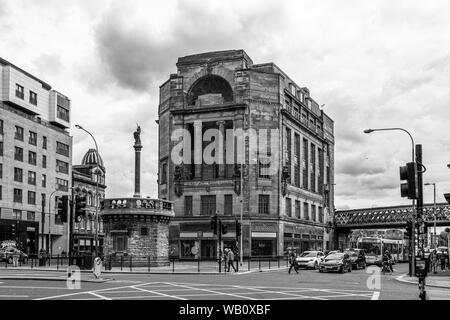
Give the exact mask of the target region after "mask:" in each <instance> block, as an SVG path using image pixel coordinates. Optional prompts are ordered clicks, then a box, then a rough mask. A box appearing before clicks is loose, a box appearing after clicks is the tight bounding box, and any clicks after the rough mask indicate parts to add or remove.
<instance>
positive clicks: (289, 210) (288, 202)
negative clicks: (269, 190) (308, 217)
mask: <svg viewBox="0 0 450 320" xmlns="http://www.w3.org/2000/svg"><path fill="white" fill-rule="evenodd" d="M286 216H288V217H292V201H291V198H286Z"/></svg>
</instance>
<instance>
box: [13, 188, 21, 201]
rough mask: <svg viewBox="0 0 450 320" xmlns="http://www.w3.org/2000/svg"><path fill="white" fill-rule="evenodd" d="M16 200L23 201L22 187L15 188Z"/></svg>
mask: <svg viewBox="0 0 450 320" xmlns="http://www.w3.org/2000/svg"><path fill="white" fill-rule="evenodd" d="M14 202H18V203H22V189H14Z"/></svg>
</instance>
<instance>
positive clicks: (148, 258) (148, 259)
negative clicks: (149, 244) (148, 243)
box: [147, 255, 150, 272]
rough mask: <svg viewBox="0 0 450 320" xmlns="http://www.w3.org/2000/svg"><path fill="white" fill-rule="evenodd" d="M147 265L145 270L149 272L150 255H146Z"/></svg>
mask: <svg viewBox="0 0 450 320" xmlns="http://www.w3.org/2000/svg"><path fill="white" fill-rule="evenodd" d="M147 266H148V268H147V270H148V272H150V255H149V256H148V257H147Z"/></svg>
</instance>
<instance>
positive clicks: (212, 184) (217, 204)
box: [158, 50, 334, 258]
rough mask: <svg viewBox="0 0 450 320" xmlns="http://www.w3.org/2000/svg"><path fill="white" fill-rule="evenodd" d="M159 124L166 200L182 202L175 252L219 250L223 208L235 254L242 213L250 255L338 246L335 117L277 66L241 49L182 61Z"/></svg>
mask: <svg viewBox="0 0 450 320" xmlns="http://www.w3.org/2000/svg"><path fill="white" fill-rule="evenodd" d="M158 123H159V162H160V165H159V179H158V196H159V198H163V199H167V200H170V201H173V203H174V210H175V218H174V219H173V220H172V222H171V225H170V245H171V246H172V248H173V249H174V250H175V254H176V255H178V256H180V257H181V258H184V257H185V258H190V257H196V256H201V257H202V258H214V257H215V256H216V254H217V252H218V248H219V243H218V238H217V236H216V235H214V234H213V232H212V230H211V224H210V221H211V217H212V216H213V215H215V214H217V215H218V217H219V219H220V220H221V221H222V223H223V224H225V225H227V227H228V232H227V233H226V234H224V235H223V236H222V243H221V244H220V246H222V247H223V246H226V247H231V248H235V249H236V250H237V249H238V248H239V247H240V243H239V242H238V241H236V240H237V239H236V220H238V221H241V213H242V217H243V219H242V222H243V225H242V235H243V254H244V256H249V255H252V256H255V255H267V256H276V255H283V254H285V252H286V250H287V249H288V248H290V247H294V248H298V249H299V250H302V251H303V250H307V249H321V250H326V249H331V248H332V246H333V245H332V243H333V237H332V228H331V227H332V224H331V221H332V216H333V211H334V199H333V185H334V178H333V176H334V133H333V130H334V123H333V121H332V120H331V119H330V118H329V117H328V116H327V115H326V114H325V113H324V112H323V110H321V109H320V107H319V105H318V104H317V102H316V101H315V100H314V99H313V98H312V97H311V95H310V92H309V90H308V89H307V88H306V87H301V86H299V85H298V84H296V83H295V82H294V81H293V80H292V79H291V78H290V77H289V76H288V75H287V74H286V73H284V72H283V71H282V70H281V69H280V68H279V67H278V66H277V65H275V64H274V63H264V64H254V63H253V62H252V60H251V59H250V57H249V56H248V55H247V54H246V53H245V52H244V51H243V50H230V51H220V52H209V53H202V54H196V55H191V56H186V57H181V58H179V59H178V62H177V72H176V73H175V74H171V75H170V78H169V79H168V80H167V81H166V82H165V83H163V84H162V85H161V86H160V103H159V121H158ZM263 129H267V131H264V130H263ZM230 131H231V135H229V132H230ZM239 131H241V132H244V133H249V132H252V131H253V132H255V133H256V137H257V138H256V139H257V140H251V139H252V138H251V135H250V134H248V135H247V137H246V138H245V140H242V136H243V135H242V134H240V133H239ZM240 137H241V138H240ZM239 141H240V142H239ZM261 141H267V142H268V143H267V145H266V147H265V149H261V148H260V147H259V144H260V143H261ZM211 144H213V147H211ZM255 145H257V146H258V148H257V150H256V152H253V151H252V150H254V148H255ZM240 151H242V152H241V154H242V153H243V154H244V155H245V158H238V157H239V152H240ZM205 155H206V156H208V155H210V156H211V157H212V158H213V159H214V161H210V160H208V159H206V158H205ZM175 158H177V159H175ZM180 159H181V160H180ZM238 159H243V160H238ZM274 169H275V171H274ZM241 172H242V174H241ZM237 251H238V250H237Z"/></svg>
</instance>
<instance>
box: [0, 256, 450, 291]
mask: <svg viewBox="0 0 450 320" xmlns="http://www.w3.org/2000/svg"><path fill="white" fill-rule="evenodd" d="M394 269H395V270H394V273H393V274H392V275H390V274H386V275H382V274H381V275H379V277H378V278H376V277H377V276H373V274H371V273H368V270H353V271H352V272H350V273H345V274H339V273H319V272H318V271H316V270H300V273H299V274H296V273H295V272H293V273H291V274H288V273H287V269H280V270H271V271H265V272H250V273H249V272H243V273H239V274H236V273H230V274H209V275H206V274H192V275H190V274H103V275H102V276H103V277H104V278H109V279H110V280H109V281H106V282H102V283H92V282H81V283H80V285H81V287H80V288H79V289H69V288H68V287H67V285H66V281H61V280H60V281H55V280H53V281H51V280H44V279H41V280H17V279H0V299H36V300H66V299H69V300H148V299H150V300H210V299H212V300H286V299H287V300H291V299H296V300H297V299H300V300H379V299H380V300H417V299H418V287H417V285H415V284H409V283H403V282H399V281H397V280H395V278H396V277H398V276H399V275H401V274H404V273H406V272H407V269H408V266H407V264H397V265H395V266H394ZM369 270H370V269H369ZM373 270H374V269H372V270H371V271H373ZM7 275H14V276H17V275H19V276H30V275H33V277H43V278H48V277H53V278H59V279H65V273H61V272H46V271H45V272H44V271H32V270H30V271H27V270H20V271H14V270H2V271H0V276H2V277H5V276H7ZM87 276H88V277H89V278H92V276H90V275H87ZM371 276H372V278H370V277H371ZM83 277H86V275H85V274H84V275H83ZM377 279H378V280H379V281H378V280H377ZM427 292H428V294H429V295H430V299H445V298H447V299H450V290H447V289H442V288H431V287H428V288H427Z"/></svg>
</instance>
